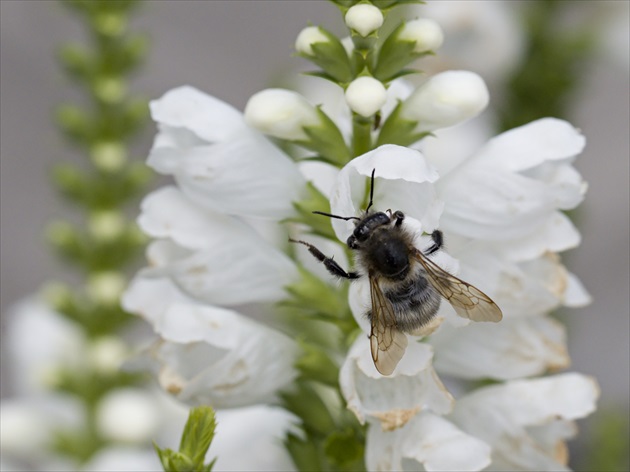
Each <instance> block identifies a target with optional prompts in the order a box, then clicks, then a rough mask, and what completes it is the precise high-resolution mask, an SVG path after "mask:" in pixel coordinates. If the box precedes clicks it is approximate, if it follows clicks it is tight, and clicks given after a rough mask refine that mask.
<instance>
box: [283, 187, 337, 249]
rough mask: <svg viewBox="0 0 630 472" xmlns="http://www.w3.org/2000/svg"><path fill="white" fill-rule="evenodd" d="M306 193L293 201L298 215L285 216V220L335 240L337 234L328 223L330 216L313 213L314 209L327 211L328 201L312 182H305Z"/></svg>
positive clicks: (328, 209) (328, 208)
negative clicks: (304, 196) (298, 199)
mask: <svg viewBox="0 0 630 472" xmlns="http://www.w3.org/2000/svg"><path fill="white" fill-rule="evenodd" d="M306 194H307V196H306V198H303V199H302V200H300V201H297V202H293V208H295V211H296V212H297V215H298V216H295V217H292V218H287V219H286V220H285V221H291V222H294V223H301V224H304V225H306V226H307V227H308V232H309V233H310V234H316V235H318V236H322V237H324V238H328V239H330V240H332V241H337V236H336V235H335V232H334V230H333V227H332V224H331V223H330V218H326V217H324V216H322V215H316V214H314V213H313V211H314V210H317V211H323V212H324V213H329V212H330V202H329V201H328V199H327V198H326V197H325V196H324V194H323V193H321V192H320V191H319V190H318V189H317V187H315V185H313V183H312V182H307V183H306Z"/></svg>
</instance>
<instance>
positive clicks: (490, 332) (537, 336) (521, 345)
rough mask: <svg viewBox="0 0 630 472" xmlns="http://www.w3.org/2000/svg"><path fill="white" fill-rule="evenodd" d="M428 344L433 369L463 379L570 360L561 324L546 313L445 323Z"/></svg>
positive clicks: (529, 371) (504, 375)
mask: <svg viewBox="0 0 630 472" xmlns="http://www.w3.org/2000/svg"><path fill="white" fill-rule="evenodd" d="M429 343H430V344H431V345H432V346H433V347H434V349H435V351H436V352H439V356H437V357H436V359H435V361H434V366H435V368H436V369H437V371H438V372H440V373H442V374H447V375H453V376H456V377H461V378H465V379H484V378H492V379H499V380H507V379H516V378H521V377H529V376H533V375H540V374H543V373H544V372H546V371H547V370H559V369H563V368H566V367H568V365H569V355H568V352H567V348H566V333H565V330H564V327H563V326H562V325H561V324H560V323H558V322H557V321H555V320H554V319H552V318H548V317H538V316H537V317H527V318H522V317H519V318H506V319H504V320H503V321H501V323H496V324H495V323H471V324H469V325H468V326H466V327H463V328H453V327H450V326H448V325H444V326H442V327H441V328H440V330H439V331H438V332H437V333H435V334H434V335H432V336H431V338H430V339H429Z"/></svg>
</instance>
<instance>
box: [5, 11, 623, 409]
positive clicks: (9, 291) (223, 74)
mask: <svg viewBox="0 0 630 472" xmlns="http://www.w3.org/2000/svg"><path fill="white" fill-rule="evenodd" d="M582 3H587V2H582ZM591 3H593V2H591ZM594 3H596V4H598V6H602V5H603V4H605V3H606V2H603V1H596V2H594ZM0 14H1V15H0V16H1V40H2V41H1V58H0V59H1V62H0V66H1V69H0V70H1V73H2V78H1V81H0V86H1V140H0V159H1V166H0V169H1V193H0V195H1V231H2V240H1V242H2V245H1V249H2V254H1V255H2V263H1V266H0V267H1V282H2V284H1V293H0V301H1V309H2V312H3V313H4V312H5V311H6V307H8V306H10V304H11V303H13V302H15V301H16V300H18V299H20V298H21V297H24V296H27V295H29V294H32V293H33V292H34V291H35V290H37V289H38V288H39V287H40V286H41V285H42V284H43V283H44V282H45V281H47V280H50V279H53V278H62V279H68V280H71V276H70V275H69V274H68V270H67V268H65V267H64V266H63V265H61V264H60V263H59V262H58V261H57V260H56V259H55V258H54V257H53V256H52V255H51V253H50V252H49V250H48V249H47V247H46V245H45V244H44V240H43V236H42V234H43V230H44V228H45V225H46V224H47V223H48V222H50V221H51V220H52V219H53V218H57V217H62V218H65V217H68V216H70V215H72V212H71V211H70V210H68V209H67V208H65V207H64V205H63V204H62V202H61V201H60V200H59V199H58V198H57V197H56V195H55V194H54V192H53V191H52V189H51V185H50V182H49V170H50V168H51V166H52V165H53V164H54V163H56V162H61V161H66V160H77V161H78V160H79V158H78V157H77V156H74V155H73V154H72V153H71V152H70V151H69V150H68V148H67V147H66V145H65V143H64V142H63V141H62V140H61V138H60V137H59V135H58V133H57V131H56V129H55V127H54V126H53V125H52V120H51V114H52V110H53V109H54V107H55V106H56V105H58V104H59V103H61V102H63V101H68V100H75V99H77V97H79V96H80V95H79V94H78V93H77V91H76V90H74V89H73V86H72V85H71V84H69V83H68V82H67V80H66V79H65V78H64V77H63V76H62V75H61V73H60V71H59V68H58V66H57V64H56V62H55V59H54V57H55V56H54V53H55V50H56V48H57V47H58V45H59V44H61V43H62V42H64V41H67V40H69V39H77V40H80V39H81V38H82V37H83V35H82V30H81V28H80V26H79V25H78V22H77V21H76V20H75V19H74V18H73V17H72V16H71V15H69V14H68V13H67V12H66V11H65V10H63V9H62V8H60V6H59V5H58V4H57V3H56V2H51V1H7V0H2V1H1V2H0ZM307 21H311V22H313V23H314V24H323V25H325V26H326V27H328V28H329V29H331V30H333V31H339V32H340V31H341V26H342V24H341V20H340V16H339V15H338V13H337V10H336V9H335V8H334V7H332V6H331V5H330V4H328V3H327V2H322V1H305V0H300V1H299V2H298V1H271V2H268V1H260V0H257V1H206V2H202V1H198V2H189V1H177V2H176V1H160V2H149V3H147V4H146V5H144V7H143V11H142V12H141V14H140V15H138V19H137V20H135V21H134V23H133V28H134V30H136V31H138V30H139V31H144V32H146V33H148V34H149V35H150V37H151V40H152V45H151V51H150V56H149V58H148V61H147V64H146V66H145V67H144V69H143V70H142V72H141V75H140V76H139V77H138V78H137V79H136V80H135V81H134V83H133V84H132V85H133V90H135V91H141V93H142V94H144V95H145V96H147V97H158V96H160V95H161V94H162V93H164V92H165V91H166V90H168V89H169V88H171V87H174V86H178V85H182V84H191V85H195V86H197V87H199V88H201V89H203V90H205V91H206V92H208V93H210V94H213V95H216V96H217V97H219V98H222V99H223V100H225V101H227V102H229V103H232V104H233V105H234V106H236V107H238V108H240V109H242V108H243V106H244V105H245V103H246V101H247V98H248V97H249V96H250V95H251V94H253V93H254V92H256V91H258V90H260V89H262V88H264V87H265V86H266V85H267V84H268V81H270V80H271V79H273V77H274V74H276V73H278V71H284V70H287V69H290V68H296V67H301V66H303V61H302V60H301V59H299V58H291V57H290V55H291V53H292V52H293V43H294V40H295V37H296V35H297V33H298V32H299V31H300V30H301V29H302V27H304V26H306V24H307ZM447 39H448V38H447ZM622 39H623V38H622ZM625 40H626V41H628V38H627V37H626V38H625ZM622 50H623V49H622ZM625 50H626V51H627V45H626V49H625ZM628 87H629V83H628V69H627V63H626V65H623V64H620V63H618V62H617V63H616V62H614V61H611V60H610V59H609V58H600V59H599V60H598V61H597V62H596V64H594V66H593V67H592V68H591V70H590V71H589V72H588V74H587V76H586V77H585V88H584V90H583V91H582V93H581V94H580V97H579V101H578V102H577V103H576V105H575V110H574V115H573V118H572V122H573V123H574V124H576V125H577V126H578V127H580V128H581V129H582V130H583V131H584V133H585V135H586V136H587V143H588V145H587V150H586V152H585V153H584V154H583V155H582V156H581V157H580V159H579V161H578V163H577V167H578V169H579V170H580V172H581V173H582V174H583V176H584V177H585V178H586V180H587V181H588V182H589V185H590V187H589V193H588V197H587V199H586V201H585V203H584V204H583V205H582V207H581V212H580V218H581V220H580V221H581V223H580V224H581V231H582V234H583V243H582V245H581V247H580V248H579V249H577V250H573V251H571V252H569V253H567V254H566V255H565V260H566V261H567V263H568V265H569V268H570V269H571V270H572V271H573V272H575V273H576V274H578V275H579V277H580V278H581V280H582V281H583V282H584V284H585V286H586V287H587V288H588V290H589V291H590V292H591V294H592V295H593V297H594V302H593V303H592V305H590V306H589V307H587V308H584V309H579V310H572V311H571V312H570V313H569V314H568V316H567V317H566V320H567V321H568V324H569V335H570V352H571V354H572V358H573V369H575V370H577V371H580V372H584V373H587V374H591V375H594V376H596V377H597V378H598V380H599V382H600V385H601V388H602V401H603V402H605V404H607V405H615V406H616V407H617V408H624V409H626V411H627V405H628V396H629V386H628V372H629V358H630V353H629V339H628V337H629V334H628V333H629V324H628V319H629V303H628V297H629V296H628V291H629V277H628V268H629V250H628V243H629V216H628V213H629V209H628V201H629V194H628V188H629V184H628V177H629V172H628V170H629V155H630V150H629V141H628V129H629V126H630V123H629V106H630V103H629V100H630V99H629V91H628ZM151 133H152V132H151V131H149V132H147V134H146V136H145V137H144V139H143V141H142V142H141V143H139V145H138V146H137V151H138V156H144V155H145V154H146V151H147V149H148V147H149V145H150V140H151ZM3 326H4V323H3ZM1 386H2V394H3V395H6V394H8V393H10V385H8V384H7V383H6V382H4V381H3V382H2V384H1Z"/></svg>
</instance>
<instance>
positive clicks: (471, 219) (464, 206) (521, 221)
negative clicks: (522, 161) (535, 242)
mask: <svg viewBox="0 0 630 472" xmlns="http://www.w3.org/2000/svg"><path fill="white" fill-rule="evenodd" d="M438 189H439V195H440V198H441V199H443V200H444V201H445V205H444V214H443V215H442V218H441V220H440V225H441V228H442V229H443V230H444V231H447V232H449V231H452V232H454V233H457V234H459V235H462V236H466V237H469V238H475V239H484V240H489V241H501V240H511V239H517V238H519V237H523V235H528V234H530V232H531V230H532V228H533V227H534V228H536V227H538V226H539V225H541V224H542V223H543V222H544V221H545V220H546V218H547V217H548V215H549V214H550V213H552V212H553V211H554V210H555V208H554V202H553V199H552V197H551V195H550V194H549V193H548V192H547V187H546V186H545V185H544V184H543V183H542V182H539V181H536V180H533V179H530V178H527V177H524V176H521V175H519V174H514V173H512V172H508V171H500V170H498V169H496V168H493V167H488V166H481V165H479V166H474V167H473V166H467V167H466V168H463V169H462V170H460V171H458V172H457V173H450V174H449V175H448V176H447V177H446V179H445V180H443V181H440V182H439V184H438Z"/></svg>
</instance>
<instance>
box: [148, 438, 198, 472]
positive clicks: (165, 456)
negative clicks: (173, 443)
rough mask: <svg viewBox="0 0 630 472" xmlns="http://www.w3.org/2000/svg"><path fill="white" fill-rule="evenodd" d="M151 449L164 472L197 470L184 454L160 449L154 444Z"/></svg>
mask: <svg viewBox="0 0 630 472" xmlns="http://www.w3.org/2000/svg"><path fill="white" fill-rule="evenodd" d="M153 447H154V448H155V452H157V455H158V457H159V459H160V462H161V463H162V468H163V469H164V471H165V472H193V471H196V470H199V469H195V467H194V466H193V463H192V461H191V460H190V458H188V457H186V456H185V455H184V454H181V453H179V452H175V451H173V450H172V449H160V448H159V447H158V445H157V444H155V442H154V443H153Z"/></svg>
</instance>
